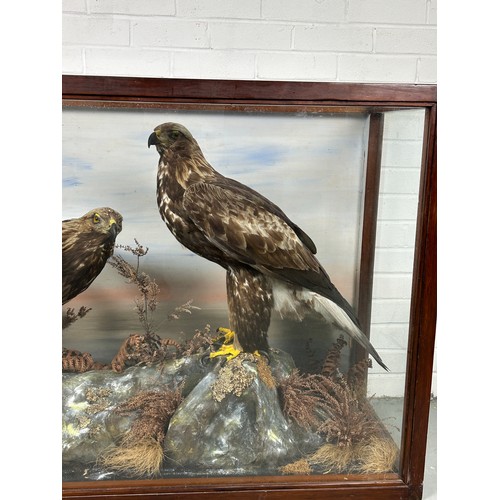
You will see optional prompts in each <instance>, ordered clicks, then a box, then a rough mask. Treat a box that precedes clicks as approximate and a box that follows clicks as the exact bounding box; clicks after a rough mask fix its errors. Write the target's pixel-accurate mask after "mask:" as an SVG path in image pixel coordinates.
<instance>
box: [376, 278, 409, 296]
mask: <svg viewBox="0 0 500 500" xmlns="http://www.w3.org/2000/svg"><path fill="white" fill-rule="evenodd" d="M411 282H412V277H411V275H410V274H378V273H377V274H375V275H374V277H373V298H374V299H410V298H411Z"/></svg>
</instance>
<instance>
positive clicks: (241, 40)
mask: <svg viewBox="0 0 500 500" xmlns="http://www.w3.org/2000/svg"><path fill="white" fill-rule="evenodd" d="M210 40H211V43H210V46H211V47H212V48H214V49H229V48H231V49H267V50H287V49H290V48H291V42H292V26H287V25H283V24H268V23H265V24H264V23H211V24H210Z"/></svg>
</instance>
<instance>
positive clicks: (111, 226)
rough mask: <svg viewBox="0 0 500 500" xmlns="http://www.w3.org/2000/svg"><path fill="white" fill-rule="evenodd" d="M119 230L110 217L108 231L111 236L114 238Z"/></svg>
mask: <svg viewBox="0 0 500 500" xmlns="http://www.w3.org/2000/svg"><path fill="white" fill-rule="evenodd" d="M120 231H121V228H120V226H119V225H118V223H117V222H116V221H115V219H111V220H110V221H109V229H108V232H109V233H110V234H111V235H112V236H113V238H116V236H117V235H118V233H119V232H120Z"/></svg>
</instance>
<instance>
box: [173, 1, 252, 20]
mask: <svg viewBox="0 0 500 500" xmlns="http://www.w3.org/2000/svg"><path fill="white" fill-rule="evenodd" d="M177 16H179V17H197V18H205V17H221V18H226V19H231V18H233V19H247V18H248V19H258V18H260V0H245V1H244V2H242V1H241V0H181V1H180V2H177Z"/></svg>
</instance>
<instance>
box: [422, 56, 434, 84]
mask: <svg viewBox="0 0 500 500" xmlns="http://www.w3.org/2000/svg"><path fill="white" fill-rule="evenodd" d="M417 81H418V82H419V83H436V82H437V58H436V57H421V58H420V60H419V61H418V73H417Z"/></svg>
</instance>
